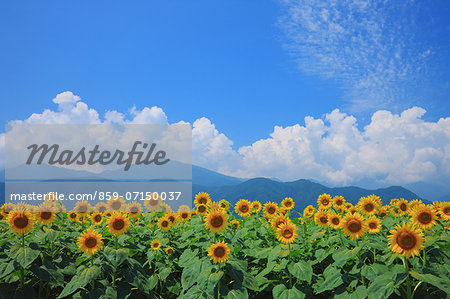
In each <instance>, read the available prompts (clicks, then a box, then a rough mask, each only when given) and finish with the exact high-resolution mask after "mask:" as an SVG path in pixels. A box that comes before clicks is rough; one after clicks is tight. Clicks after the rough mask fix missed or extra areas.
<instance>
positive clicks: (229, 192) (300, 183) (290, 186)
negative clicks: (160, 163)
mask: <svg viewBox="0 0 450 299" xmlns="http://www.w3.org/2000/svg"><path fill="white" fill-rule="evenodd" d="M192 191H193V194H194V195H195V194H197V193H198V192H208V193H209V194H210V195H211V196H212V198H213V199H214V200H220V199H222V198H224V199H226V200H228V201H229V202H231V203H233V204H234V203H236V202H237V201H238V200H239V199H241V198H245V199H249V200H259V201H260V202H262V203H264V202H267V201H273V202H277V203H279V202H281V200H283V199H284V198H285V197H292V198H293V199H294V201H295V203H296V208H298V210H302V209H303V208H304V207H306V206H308V205H310V204H312V205H317V197H318V196H319V195H320V194H323V193H328V194H330V195H332V196H335V195H342V196H343V197H344V198H345V199H346V200H347V201H349V202H351V203H356V202H357V201H358V200H359V199H360V198H361V197H362V196H367V195H370V194H375V195H378V196H380V197H381V199H382V200H383V203H384V204H388V203H389V201H390V200H391V199H392V198H400V197H402V198H405V199H407V200H412V199H421V198H420V197H419V196H417V195H416V194H415V193H413V192H411V191H409V190H407V189H405V188H403V187H400V186H392V187H388V188H381V189H376V190H367V189H363V188H359V187H354V186H351V187H338V188H329V187H326V186H324V185H321V184H319V183H314V182H311V181H308V180H297V181H294V182H285V183H282V182H275V181H272V180H270V179H266V178H255V179H250V180H247V181H245V182H242V183H240V184H238V185H233V186H220V187H211V186H200V185H196V184H194V185H193V186H192Z"/></svg>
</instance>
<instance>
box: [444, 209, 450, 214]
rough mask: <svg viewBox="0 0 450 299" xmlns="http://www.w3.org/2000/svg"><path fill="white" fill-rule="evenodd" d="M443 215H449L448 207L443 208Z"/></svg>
mask: <svg viewBox="0 0 450 299" xmlns="http://www.w3.org/2000/svg"><path fill="white" fill-rule="evenodd" d="M444 214H445V215H448V214H450V207H445V209H444Z"/></svg>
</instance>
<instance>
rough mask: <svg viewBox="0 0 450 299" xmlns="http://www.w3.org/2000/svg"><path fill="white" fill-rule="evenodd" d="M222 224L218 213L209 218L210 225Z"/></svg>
mask: <svg viewBox="0 0 450 299" xmlns="http://www.w3.org/2000/svg"><path fill="white" fill-rule="evenodd" d="M222 224H223V218H222V216H220V215H217V216H214V217H213V218H212V219H211V225H212V226H213V227H221V226H222Z"/></svg>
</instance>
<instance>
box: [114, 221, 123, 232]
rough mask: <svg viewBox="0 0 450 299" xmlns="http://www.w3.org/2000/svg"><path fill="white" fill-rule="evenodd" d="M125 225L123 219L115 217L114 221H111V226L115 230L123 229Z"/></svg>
mask: <svg viewBox="0 0 450 299" xmlns="http://www.w3.org/2000/svg"><path fill="white" fill-rule="evenodd" d="M124 227H125V221H123V220H122V219H116V220H115V221H114V222H113V228H114V229H115V230H121V229H123V228H124Z"/></svg>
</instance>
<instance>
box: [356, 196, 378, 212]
mask: <svg viewBox="0 0 450 299" xmlns="http://www.w3.org/2000/svg"><path fill="white" fill-rule="evenodd" d="M356 207H357V208H358V210H359V211H360V212H361V213H363V214H365V215H368V216H370V215H374V214H376V213H377V211H378V209H379V208H380V206H379V203H378V202H377V201H375V200H374V199H373V197H371V196H367V197H361V198H360V199H359V202H358V204H357V205H356Z"/></svg>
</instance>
